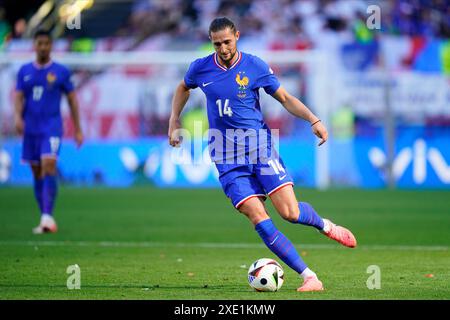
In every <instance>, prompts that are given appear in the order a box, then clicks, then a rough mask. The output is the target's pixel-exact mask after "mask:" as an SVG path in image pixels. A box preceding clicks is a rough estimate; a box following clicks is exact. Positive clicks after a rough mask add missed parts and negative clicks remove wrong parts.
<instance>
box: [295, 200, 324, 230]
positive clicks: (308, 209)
mask: <svg viewBox="0 0 450 320" xmlns="http://www.w3.org/2000/svg"><path fill="white" fill-rule="evenodd" d="M298 208H299V209H300V215H299V216H298V223H301V224H304V225H307V226H313V227H315V228H317V229H318V230H322V229H323V227H324V224H323V220H322V218H321V217H320V216H319V215H318V214H317V212H316V211H315V210H314V208H313V207H312V206H311V205H310V204H309V203H307V202H299V203H298Z"/></svg>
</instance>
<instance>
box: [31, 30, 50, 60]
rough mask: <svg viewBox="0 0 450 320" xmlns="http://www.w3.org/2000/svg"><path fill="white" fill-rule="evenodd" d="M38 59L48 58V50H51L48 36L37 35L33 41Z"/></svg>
mask: <svg viewBox="0 0 450 320" xmlns="http://www.w3.org/2000/svg"><path fill="white" fill-rule="evenodd" d="M34 47H35V50H36V54H37V58H38V60H48V58H49V57H50V51H51V50H52V42H51V40H50V39H49V37H46V36H41V37H38V38H37V39H36V40H35V42H34Z"/></svg>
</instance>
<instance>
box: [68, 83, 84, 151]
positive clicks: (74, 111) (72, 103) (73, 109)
mask: <svg viewBox="0 0 450 320" xmlns="http://www.w3.org/2000/svg"><path fill="white" fill-rule="evenodd" d="M67 102H68V103H69V107H70V114H71V116H72V121H73V125H74V127H75V137H74V138H75V142H76V143H77V146H78V147H80V146H81V145H82V144H83V141H84V137H83V131H82V130H81V124H80V112H79V110H80V108H79V105H78V99H77V96H76V94H75V91H71V92H69V93H68V94H67Z"/></svg>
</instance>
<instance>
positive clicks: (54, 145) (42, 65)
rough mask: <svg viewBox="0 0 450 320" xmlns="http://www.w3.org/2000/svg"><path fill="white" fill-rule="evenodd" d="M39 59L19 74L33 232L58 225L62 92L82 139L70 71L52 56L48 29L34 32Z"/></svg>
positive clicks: (19, 117) (19, 124)
mask: <svg viewBox="0 0 450 320" xmlns="http://www.w3.org/2000/svg"><path fill="white" fill-rule="evenodd" d="M34 48H35V52H36V61H34V62H30V63H27V64H25V65H23V66H22V67H21V68H20V70H19V72H18V75H17V85H16V95H15V101H14V107H15V116H14V121H15V126H16V130H17V132H18V133H19V134H20V135H23V144H22V160H23V161H24V162H27V163H29V164H30V166H31V170H32V173H33V180H34V183H33V187H34V195H35V198H36V201H37V203H38V205H39V209H40V212H41V220H40V224H39V225H38V226H37V227H36V228H34V229H33V233H35V234H41V233H54V232H56V231H57V225H56V222H55V219H54V218H53V207H54V203H55V199H56V196H57V190H58V186H57V181H56V162H57V158H58V154H59V151H60V147H61V138H62V135H63V125H62V119H61V110H60V102H61V95H62V94H65V95H67V100H68V103H69V107H70V111H71V116H72V120H73V123H74V127H75V141H76V143H77V145H78V147H79V146H81V144H82V143H83V133H82V131H81V126H80V117H79V111H78V110H79V107H78V101H77V98H76V95H75V91H74V87H73V84H72V82H71V80H70V71H69V70H68V69H67V68H66V67H64V66H63V65H61V64H59V63H56V62H54V61H52V60H51V57H50V53H51V49H52V39H51V37H50V34H49V33H48V32H46V31H38V32H37V33H36V34H35V36H34Z"/></svg>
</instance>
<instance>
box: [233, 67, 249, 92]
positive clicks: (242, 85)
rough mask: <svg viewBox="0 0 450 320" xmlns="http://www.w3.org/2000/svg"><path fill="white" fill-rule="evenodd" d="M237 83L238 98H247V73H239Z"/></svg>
mask: <svg viewBox="0 0 450 320" xmlns="http://www.w3.org/2000/svg"><path fill="white" fill-rule="evenodd" d="M236 83H237V84H238V85H239V87H238V97H239V98H245V96H246V95H247V92H246V91H245V90H246V89H247V87H248V83H249V79H248V77H247V76H246V75H245V71H239V72H238V73H237V74H236Z"/></svg>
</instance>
